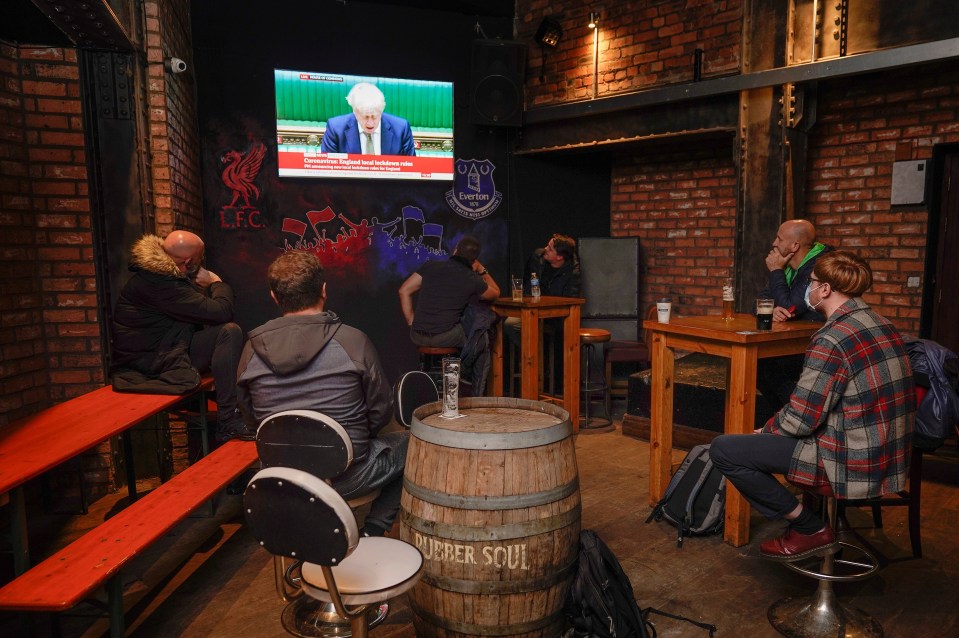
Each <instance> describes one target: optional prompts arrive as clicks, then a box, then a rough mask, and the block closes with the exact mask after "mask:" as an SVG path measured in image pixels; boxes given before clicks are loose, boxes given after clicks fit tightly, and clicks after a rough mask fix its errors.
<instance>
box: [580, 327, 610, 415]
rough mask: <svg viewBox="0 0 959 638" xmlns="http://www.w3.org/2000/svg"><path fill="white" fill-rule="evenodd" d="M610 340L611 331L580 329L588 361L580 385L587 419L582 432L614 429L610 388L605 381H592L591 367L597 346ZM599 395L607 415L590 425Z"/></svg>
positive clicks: (581, 343) (581, 340) (582, 345)
mask: <svg viewBox="0 0 959 638" xmlns="http://www.w3.org/2000/svg"><path fill="white" fill-rule="evenodd" d="M609 339H610V333H609V330H604V329H602V328H580V329H579V344H580V348H582V350H583V358H584V359H585V360H586V374H585V375H584V376H583V379H582V382H581V383H580V393H581V394H582V395H583V406H584V408H585V410H586V419H585V420H584V421H583V423H582V425H580V428H579V429H580V431H583V430H591V431H599V430H602V431H604V432H608V431H609V430H612V429H613V420H612V418H610V416H609V386H608V385H607V384H606V380H605V379H603V380H600V381H596V380H594V379H592V368H591V366H590V360H591V359H592V358H593V350H594V349H595V344H597V343H605V342H607V341H609ZM602 372H605V371H602ZM597 393H602V401H603V411H604V412H605V414H606V418H605V419H599V421H598V422H597V423H596V424H595V425H594V424H591V423H590V420H589V419H590V417H589V411H590V405H591V404H592V402H593V396H594V395H595V394H597Z"/></svg>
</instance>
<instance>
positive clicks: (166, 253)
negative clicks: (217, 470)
mask: <svg viewBox="0 0 959 638" xmlns="http://www.w3.org/2000/svg"><path fill="white" fill-rule="evenodd" d="M203 253H204V246H203V240H202V239H200V238H199V237H198V236H197V235H195V234H193V233H191V232H189V231H185V230H175V231H173V232H172V233H170V234H169V235H168V236H167V237H166V238H165V239H161V238H160V237H158V236H156V235H144V236H143V237H141V238H140V239H138V240H137V241H136V243H134V245H133V250H132V251H131V255H130V270H131V271H133V276H132V277H130V279H129V280H128V281H127V283H126V284H124V286H123V288H122V290H121V291H120V297H119V299H118V300H117V305H116V309H115V311H114V313H113V351H112V365H111V367H110V373H111V375H112V377H113V386H114V388H115V389H116V390H118V391H125V392H150V393H163V394H179V393H182V392H185V391H188V390H190V389H192V388H194V387H196V385H197V383H199V376H200V375H199V373H202V372H206V371H212V372H213V379H214V381H215V383H216V403H217V428H216V439H217V441H221V442H222V441H226V440H229V439H231V438H239V439H243V440H253V439H254V438H255V437H256V432H255V431H254V430H253V429H252V428H249V427H247V426H246V424H245V423H244V421H243V417H242V416H241V414H240V412H239V411H238V410H237V405H236V368H237V364H238V363H239V360H240V352H241V350H242V349H243V331H242V330H241V329H240V326H238V325H237V324H235V323H233V322H232V319H233V289H232V288H231V287H230V286H229V285H227V284H226V283H224V282H223V281H222V280H221V279H220V278H219V277H218V276H217V275H216V273H213V272H210V271H209V270H207V269H206V268H204V267H203Z"/></svg>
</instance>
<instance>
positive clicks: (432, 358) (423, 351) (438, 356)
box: [416, 346, 460, 388]
mask: <svg viewBox="0 0 959 638" xmlns="http://www.w3.org/2000/svg"><path fill="white" fill-rule="evenodd" d="M416 351H417V352H419V353H420V370H422V371H423V372H425V373H426V374H428V375H430V377H432V379H433V381H434V382H435V383H436V387H437V388H442V387H443V357H458V356H459V355H460V349H459V348H436V347H433V346H416Z"/></svg>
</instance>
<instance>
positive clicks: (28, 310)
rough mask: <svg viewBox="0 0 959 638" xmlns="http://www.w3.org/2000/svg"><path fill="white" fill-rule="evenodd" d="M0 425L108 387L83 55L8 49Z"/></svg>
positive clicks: (0, 212) (1, 58) (3, 59)
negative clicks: (80, 66) (102, 343)
mask: <svg viewBox="0 0 959 638" xmlns="http://www.w3.org/2000/svg"><path fill="white" fill-rule="evenodd" d="M0 63H2V73H3V79H4V83H3V86H4V90H7V91H9V92H5V93H3V94H2V95H3V104H2V106H0V113H2V114H3V115H2V116H0V117H2V121H3V126H4V130H3V140H2V144H3V147H2V148H3V151H2V154H3V161H4V171H3V175H4V178H3V181H2V182H0V184H2V186H0V194H2V198H3V199H2V209H0V216H2V217H0V219H2V225H3V227H4V228H3V233H2V234H3V239H2V240H0V242H2V246H3V249H4V255H3V269H4V271H5V275H6V274H9V275H10V276H9V277H7V276H5V277H4V280H5V281H4V283H3V288H2V294H0V308H2V313H3V322H2V328H0V339H2V346H0V347H2V354H3V363H2V368H0V370H2V375H0V378H2V383H3V386H2V390H0V402H2V405H3V408H4V409H3V410H0V412H2V414H0V424H2V423H5V422H9V421H10V420H13V419H16V418H18V417H20V416H23V415H25V414H29V413H32V412H35V411H37V410H38V409H41V408H43V407H45V406H46V405H48V404H49V403H51V402H53V403H55V402H59V401H62V400H64V399H67V398H70V397H73V396H77V395H79V394H83V393H84V392H87V391H89V390H92V389H94V388H96V387H98V386H99V385H101V384H102V383H103V375H102V371H101V362H100V329H99V325H98V323H97V298H96V283H95V280H94V273H93V246H92V237H91V233H90V207H89V200H88V197H87V181H86V180H87V170H86V156H85V152H84V136H83V122H82V118H81V103H80V99H79V95H80V86H79V69H78V67H77V61H76V51H74V50H72V49H58V48H37V47H22V48H17V47H15V46H12V45H3V47H2V55H0Z"/></svg>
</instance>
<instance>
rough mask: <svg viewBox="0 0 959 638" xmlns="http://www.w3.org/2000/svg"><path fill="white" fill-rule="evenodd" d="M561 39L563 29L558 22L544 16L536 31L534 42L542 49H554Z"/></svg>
mask: <svg viewBox="0 0 959 638" xmlns="http://www.w3.org/2000/svg"><path fill="white" fill-rule="evenodd" d="M562 37H563V27H562V26H560V24H559V22H557V21H556V20H554V19H553V18H550V17H549V16H546V17H545V18H543V21H542V22H540V23H539V28H538V29H536V36H535V38H536V41H537V42H539V43H540V44H541V45H542V46H544V47H549V48H551V49H552V48H554V47H555V46H556V45H557V44H559V41H560V39H561V38H562Z"/></svg>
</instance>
